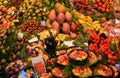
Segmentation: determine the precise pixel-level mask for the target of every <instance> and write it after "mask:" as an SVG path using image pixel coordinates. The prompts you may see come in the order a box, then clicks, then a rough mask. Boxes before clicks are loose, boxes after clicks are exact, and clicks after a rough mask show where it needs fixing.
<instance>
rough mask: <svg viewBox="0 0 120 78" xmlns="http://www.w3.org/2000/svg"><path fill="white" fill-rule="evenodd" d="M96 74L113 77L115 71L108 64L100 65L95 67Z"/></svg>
mask: <svg viewBox="0 0 120 78" xmlns="http://www.w3.org/2000/svg"><path fill="white" fill-rule="evenodd" d="M94 75H95V76H103V77H112V76H113V71H112V69H111V68H110V67H108V66H106V65H99V67H97V68H95V69H94Z"/></svg>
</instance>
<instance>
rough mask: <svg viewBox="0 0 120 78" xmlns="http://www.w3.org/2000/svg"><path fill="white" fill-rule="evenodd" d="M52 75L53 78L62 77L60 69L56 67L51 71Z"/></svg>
mask: <svg viewBox="0 0 120 78" xmlns="http://www.w3.org/2000/svg"><path fill="white" fill-rule="evenodd" d="M52 74H53V75H54V76H55V77H58V78H61V77H63V74H62V70H61V69H60V68H58V67H55V68H53V69H52Z"/></svg>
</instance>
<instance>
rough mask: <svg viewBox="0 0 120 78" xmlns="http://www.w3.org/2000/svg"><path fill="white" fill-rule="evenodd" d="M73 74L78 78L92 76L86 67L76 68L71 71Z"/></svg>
mask: <svg viewBox="0 0 120 78" xmlns="http://www.w3.org/2000/svg"><path fill="white" fill-rule="evenodd" d="M72 72H73V74H74V75H75V76H78V77H82V78H87V77H90V76H92V73H93V72H92V70H91V69H90V68H89V67H86V66H76V67H75V68H73V70H72Z"/></svg>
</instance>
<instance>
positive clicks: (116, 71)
mask: <svg viewBox="0 0 120 78" xmlns="http://www.w3.org/2000/svg"><path fill="white" fill-rule="evenodd" d="M109 66H110V67H111V69H112V70H113V71H114V75H113V77H114V78H117V77H118V74H119V72H118V68H117V67H116V66H113V65H109Z"/></svg>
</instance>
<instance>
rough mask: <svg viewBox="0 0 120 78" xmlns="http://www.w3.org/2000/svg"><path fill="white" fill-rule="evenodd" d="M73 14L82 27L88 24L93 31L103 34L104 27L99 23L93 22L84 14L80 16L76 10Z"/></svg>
mask: <svg viewBox="0 0 120 78" xmlns="http://www.w3.org/2000/svg"><path fill="white" fill-rule="evenodd" d="M73 14H74V15H75V18H78V20H77V22H78V23H79V24H81V25H84V24H87V25H88V26H90V28H91V30H94V31H98V30H99V32H100V33H102V32H103V31H102V27H101V24H100V22H99V21H93V19H92V18H91V17H90V16H85V15H83V14H80V13H79V12H77V11H76V10H73Z"/></svg>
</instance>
